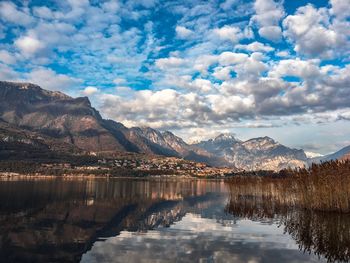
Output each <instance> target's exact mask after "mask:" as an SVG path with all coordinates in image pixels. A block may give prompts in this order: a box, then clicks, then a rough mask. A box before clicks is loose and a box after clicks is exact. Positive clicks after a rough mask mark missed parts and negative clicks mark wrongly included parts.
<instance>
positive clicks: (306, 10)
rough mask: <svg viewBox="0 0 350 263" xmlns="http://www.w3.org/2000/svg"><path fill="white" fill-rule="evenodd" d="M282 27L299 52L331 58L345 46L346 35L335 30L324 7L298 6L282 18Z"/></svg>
mask: <svg viewBox="0 0 350 263" xmlns="http://www.w3.org/2000/svg"><path fill="white" fill-rule="evenodd" d="M283 27H284V29H285V31H284V34H285V36H286V37H287V38H289V40H290V41H292V42H293V43H295V47H294V50H295V51H296V52H298V53H301V54H305V55H309V56H321V57H324V58H332V57H334V56H335V55H336V53H339V51H341V50H343V49H342V47H343V46H344V45H345V46H346V42H347V37H346V35H343V34H339V32H338V31H337V30H336V28H335V27H334V25H333V24H332V22H331V21H330V17H329V12H328V10H327V9H326V8H320V9H316V8H315V7H313V6H312V5H307V6H303V7H300V8H298V10H297V12H296V14H294V15H289V16H287V17H286V18H285V19H284V21H283ZM321 39H322V41H320V40H321Z"/></svg>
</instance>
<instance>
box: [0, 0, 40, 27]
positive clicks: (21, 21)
mask: <svg viewBox="0 0 350 263" xmlns="http://www.w3.org/2000/svg"><path fill="white" fill-rule="evenodd" d="M0 19H2V20H5V21H8V22H11V23H14V24H18V25H22V26H28V25H29V24H31V23H33V22H34V19H33V18H32V17H31V16H30V14H28V13H27V12H23V11H21V10H19V9H18V8H17V6H16V5H15V4H14V3H12V2H8V1H4V2H0Z"/></svg>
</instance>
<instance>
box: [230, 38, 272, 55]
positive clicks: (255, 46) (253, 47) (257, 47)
mask: <svg viewBox="0 0 350 263" xmlns="http://www.w3.org/2000/svg"><path fill="white" fill-rule="evenodd" d="M235 48H236V49H242V50H247V51H251V52H259V51H260V52H271V51H274V50H275V49H274V48H273V47H271V46H269V45H265V44H263V43H261V42H257V41H255V42H253V43H250V44H247V45H236V46H235Z"/></svg>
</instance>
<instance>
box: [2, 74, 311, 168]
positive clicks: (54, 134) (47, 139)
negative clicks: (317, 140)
mask: <svg viewBox="0 0 350 263" xmlns="http://www.w3.org/2000/svg"><path fill="white" fill-rule="evenodd" d="M0 124H1V125H2V126H1V125H0V128H1V127H2V128H3V131H6V132H3V137H1V134H0V144H1V145H2V147H3V148H4V147H5V146H6V147H7V148H6V147H5V148H6V149H7V150H6V151H5V150H4V151H3V153H4V152H5V153H9V151H8V149H9V148H11V147H12V148H11V149H15V148H16V147H17V146H18V143H20V144H21V145H22V146H23V143H24V142H30V143H29V144H28V143H27V144H26V145H27V146H28V147H29V146H30V147H34V146H35V147H39V146H40V147H41V148H40V147H39V148H38V149H42V147H44V148H45V149H48V151H50V152H57V151H61V152H72V151H75V152H77V151H81V152H98V153H104V154H109V153H116V152H134V153H145V154H149V155H153V154H155V155H163V156H174V157H179V158H184V159H187V160H193V161H199V162H206V163H208V164H210V165H212V166H229V167H237V168H240V169H245V170H256V169H268V170H279V169H282V168H285V167H296V166H303V165H305V164H306V162H307V157H306V155H305V153H304V151H303V150H297V149H291V148H288V147H286V146H284V145H281V144H280V143H278V142H276V141H274V140H273V139H271V138H269V137H261V138H254V139H250V140H248V141H241V140H239V139H237V138H235V137H234V136H233V135H231V134H221V135H219V136H217V137H216V138H214V139H210V140H208V141H202V142H200V143H197V144H192V145H190V144H187V143H186V142H185V141H183V140H182V139H181V138H180V137H177V136H176V135H174V134H173V133H171V132H169V131H164V132H160V131H158V130H155V129H152V128H147V127H146V128H144V127H134V128H127V127H125V126H124V125H123V124H121V123H118V122H115V121H112V120H106V119H103V118H102V117H101V115H100V113H99V112H98V111H97V110H96V109H95V108H93V107H92V106H91V103H90V101H89V99H88V98H87V97H80V98H72V97H69V96H67V95H65V94H63V93H61V92H54V91H48V90H44V89H42V88H41V87H39V86H37V85H34V84H30V83H14V82H4V81H0ZM4 134H5V135H4ZM19 134H20V136H19ZM21 136H22V137H21ZM9 138H17V140H18V141H17V142H14V141H12V142H11V143H15V144H16V145H17V146H16V147H14V148H13V145H12V144H11V143H9V142H8V141H6V140H12V139H9ZM9 144H11V145H12V146H11V145H9ZM4 145H5V146H4ZM57 147H59V149H57ZM17 148H18V147H17ZM0 150H1V148H0ZM28 152H30V150H28ZM12 153H13V154H12V155H13V156H14V155H15V152H14V151H12ZM0 155H1V153H0Z"/></svg>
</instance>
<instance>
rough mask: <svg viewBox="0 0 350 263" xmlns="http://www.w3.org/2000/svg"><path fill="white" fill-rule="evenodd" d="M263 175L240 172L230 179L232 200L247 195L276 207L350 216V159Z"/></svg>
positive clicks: (228, 181) (228, 180)
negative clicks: (334, 212) (348, 214)
mask: <svg viewBox="0 0 350 263" xmlns="http://www.w3.org/2000/svg"><path fill="white" fill-rule="evenodd" d="M258 174H259V173H258ZM264 174H265V175H264V176H259V175H251V174H249V175H244V173H243V174H242V173H241V174H240V175H235V176H232V177H231V178H229V179H227V183H228V185H229V188H230V193H231V199H232V200H234V199H235V198H236V199H237V198H240V197H242V196H245V197H251V198H258V199H261V200H262V201H263V200H266V201H269V202H270V203H271V202H272V204H276V205H284V206H292V207H298V208H304V209H310V210H319V211H336V212H342V213H350V161H349V160H346V161H329V162H324V163H321V164H313V165H312V166H311V167H309V168H301V169H295V170H292V169H287V170H283V171H281V172H280V173H278V174H276V173H272V172H271V174H270V175H266V172H265V173H264Z"/></svg>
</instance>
